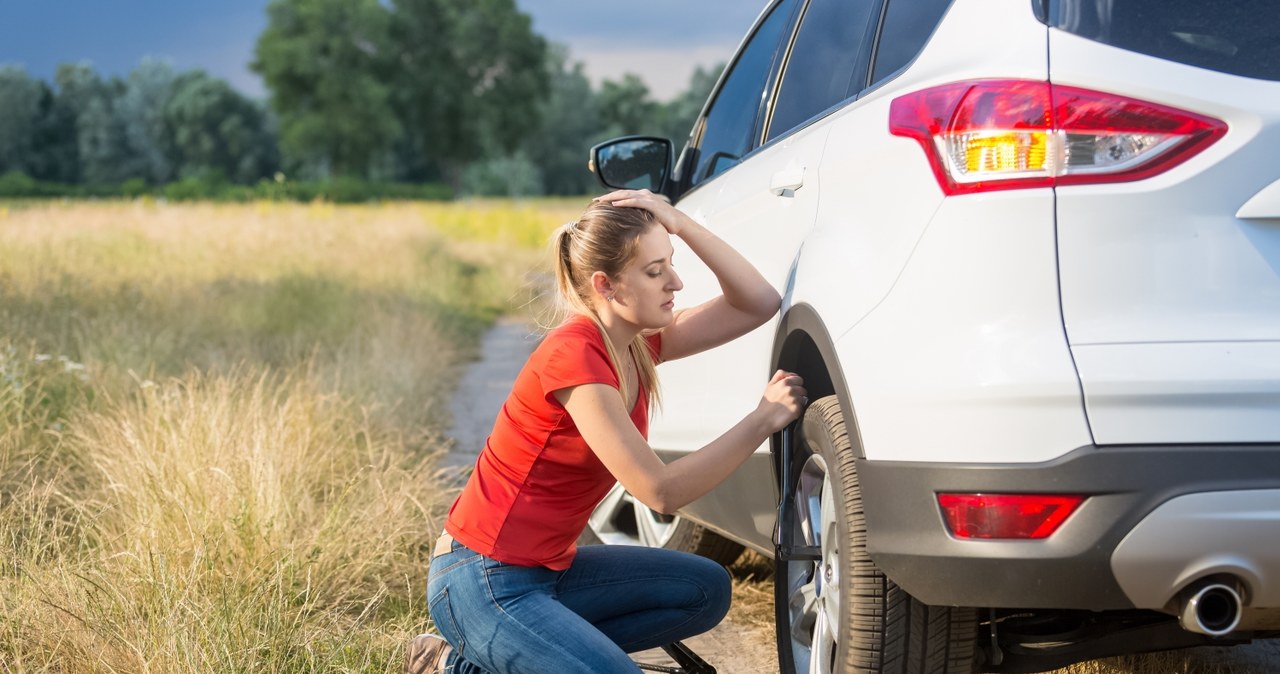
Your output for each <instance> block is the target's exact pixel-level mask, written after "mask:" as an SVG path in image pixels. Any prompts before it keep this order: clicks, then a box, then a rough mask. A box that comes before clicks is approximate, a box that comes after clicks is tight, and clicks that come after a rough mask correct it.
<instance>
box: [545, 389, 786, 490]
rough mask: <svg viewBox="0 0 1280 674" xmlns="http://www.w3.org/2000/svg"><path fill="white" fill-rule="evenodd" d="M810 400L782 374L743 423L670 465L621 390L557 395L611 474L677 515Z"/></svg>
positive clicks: (587, 391) (569, 392)
mask: <svg viewBox="0 0 1280 674" xmlns="http://www.w3.org/2000/svg"><path fill="white" fill-rule="evenodd" d="M804 395H805V390H804V387H803V386H802V382H801V380H800V377H799V376H798V375H794V374H791V373H787V372H783V371H781V370H779V371H778V372H777V373H775V374H774V375H773V378H772V379H771V380H770V381H769V385H768V386H767V387H766V388H765V393H764V397H763V398H761V400H760V404H759V405H757V406H756V409H754V410H752V412H751V413H750V414H748V415H747V416H746V417H744V418H743V419H742V421H739V422H738V423H737V424H736V425H734V426H733V428H730V429H729V430H728V431H726V432H725V433H724V434H723V435H721V436H720V437H718V438H716V439H715V440H712V441H711V443H710V444H708V445H706V446H705V447H702V448H701V449H699V450H697V451H696V452H692V453H690V454H687V455H685V456H682V457H680V458H679V459H677V460H675V461H672V462H671V463H669V464H664V463H662V461H661V460H660V459H658V456H657V455H656V454H654V452H653V450H652V449H651V448H650V447H649V444H648V443H647V442H646V441H645V439H644V437H643V436H641V435H640V432H639V431H637V430H636V427H635V424H634V423H632V421H631V419H630V417H629V416H628V415H627V411H626V409H625V408H624V407H623V404H622V397H621V395H619V393H618V390H617V389H615V388H613V387H611V386H609V385H607V384H582V385H580V386H573V387H569V388H564V389H560V390H558V391H556V392H555V396H556V399H557V400H559V401H560V403H561V404H562V405H564V407H565V409H566V410H567V411H568V412H569V416H571V417H572V418H573V422H574V424H576V425H577V427H578V432H580V433H581V434H582V437H583V439H584V440H586V442H587V445H588V446H590V447H591V449H592V451H594V452H595V454H596V456H597V457H599V459H600V461H601V462H602V463H603V464H604V465H605V467H606V468H608V469H609V472H610V473H612V474H613V476H614V477H615V478H617V480H618V482H620V483H622V486H623V487H625V488H626V489H627V491H629V492H631V494H632V495H633V496H635V497H636V498H637V499H639V500H640V502H641V503H644V504H645V505H646V506H648V507H650V508H652V509H654V510H656V511H658V512H661V513H673V512H675V511H676V510H678V509H680V508H682V507H684V506H686V505H688V504H689V503H692V502H693V501H695V500H697V499H698V498H699V497H701V496H703V495H704V494H706V493H707V492H709V491H711V490H712V489H713V488H714V487H715V486H716V485H718V484H720V483H721V482H722V481H724V479H725V478H726V477H728V476H729V474H730V473H732V472H733V471H734V470H736V469H737V468H738V466H740V465H742V462H744V461H746V460H747V457H748V456H750V455H751V453H752V452H753V451H755V449H756V448H757V447H759V446H760V444H761V443H763V442H764V441H765V440H766V439H767V438H768V437H769V436H770V435H771V434H772V433H774V432H775V431H777V430H779V429H781V428H782V427H783V426H786V425H787V424H789V423H791V421H793V420H794V419H796V417H798V416H799V415H800V410H801V408H802V400H803V398H804Z"/></svg>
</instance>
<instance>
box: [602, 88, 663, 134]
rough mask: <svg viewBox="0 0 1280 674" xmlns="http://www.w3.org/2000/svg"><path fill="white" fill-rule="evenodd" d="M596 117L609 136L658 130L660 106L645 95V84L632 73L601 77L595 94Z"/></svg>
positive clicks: (659, 130)
mask: <svg viewBox="0 0 1280 674" xmlns="http://www.w3.org/2000/svg"><path fill="white" fill-rule="evenodd" d="M598 101H599V108H600V121H601V122H602V123H603V125H604V128H605V129H607V130H608V132H609V135H611V136H620V135H628V136H629V135H632V134H648V135H658V134H660V133H662V123H661V115H660V112H661V106H660V105H659V104H658V103H656V102H654V101H653V100H652V99H650V98H649V87H647V86H645V84H644V81H642V80H641V79H640V78H639V77H637V76H636V75H633V74H631V73H627V74H626V75H623V76H622V80H621V81H619V82H614V81H612V80H605V81H604V83H602V84H601V85H600V96H599V98H598Z"/></svg>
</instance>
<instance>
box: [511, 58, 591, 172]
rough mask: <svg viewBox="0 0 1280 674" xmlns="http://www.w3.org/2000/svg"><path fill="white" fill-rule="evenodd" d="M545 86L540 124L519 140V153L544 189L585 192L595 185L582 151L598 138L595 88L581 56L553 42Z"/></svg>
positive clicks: (585, 156) (587, 148) (585, 150)
mask: <svg viewBox="0 0 1280 674" xmlns="http://www.w3.org/2000/svg"><path fill="white" fill-rule="evenodd" d="M547 62H548V68H547V70H548V71H549V72H550V74H551V86H550V87H549V90H548V95H547V98H546V99H545V100H544V101H543V102H542V105H541V110H540V114H539V117H540V118H541V128H540V129H539V130H538V131H537V132H536V133H533V134H531V135H530V136H529V139H528V140H527V141H526V142H525V152H524V154H525V155H526V156H528V157H530V158H531V159H532V161H534V162H535V163H536V164H537V165H538V166H539V167H540V168H541V169H542V176H543V186H542V188H543V191H544V192H545V193H547V194H574V195H579V194H590V193H592V192H596V191H598V190H599V185H598V184H597V183H596V180H595V178H594V177H592V175H591V173H590V172H588V171H587V170H586V166H587V151H588V150H589V149H590V148H591V146H592V145H594V144H595V143H596V142H598V141H600V140H604V137H603V132H602V129H601V128H600V113H599V110H598V109H597V105H596V93H595V91H594V90H593V89H592V88H591V81H590V80H588V79H587V76H586V74H585V73H584V72H583V65H582V63H581V62H574V63H572V64H571V63H569V54H568V51H567V50H566V49H565V48H564V47H563V46H561V45H553V46H552V48H551V49H550V50H549V51H548V54H547Z"/></svg>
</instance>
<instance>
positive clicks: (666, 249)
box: [610, 225, 684, 330]
mask: <svg viewBox="0 0 1280 674" xmlns="http://www.w3.org/2000/svg"><path fill="white" fill-rule="evenodd" d="M673 252H674V249H673V248H672V246H671V235H670V234H668V233H667V230H666V229H664V228H663V227H662V226H660V225H654V226H652V227H650V228H648V229H647V230H645V233H644V234H641V235H640V238H639V240H638V241H637V244H636V254H635V257H633V258H631V261H630V262H629V263H627V266H626V267H625V268H623V270H622V272H621V273H620V274H618V278H617V280H616V282H615V283H614V301H613V302H611V303H610V304H611V305H612V308H613V311H614V313H616V314H618V316H619V317H621V318H623V319H625V320H627V321H629V322H631V323H634V324H636V325H638V326H640V329H642V330H653V329H657V328H664V327H666V326H667V325H668V324H670V323H671V316H672V310H673V309H674V308H675V297H676V291H677V290H680V289H681V288H683V287H684V284H683V283H681V282H680V277H679V276H678V275H677V274H676V270H675V267H674V265H672V263H671V255H672V253H673Z"/></svg>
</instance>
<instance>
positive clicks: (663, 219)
mask: <svg viewBox="0 0 1280 674" xmlns="http://www.w3.org/2000/svg"><path fill="white" fill-rule="evenodd" d="M595 200H596V201H600V202H604V203H606V204H611V205H614V206H622V207H625V208H643V209H644V210H646V211H649V212H650V213H653V215H654V217H656V218H657V219H658V222H659V223H660V224H661V225H662V227H663V229H665V230H667V233H668V234H672V235H675V236H679V235H680V232H681V231H682V230H683V229H684V227H685V225H686V224H687V223H689V222H691V220H689V216H687V215H685V214H684V213H682V212H680V210H679V209H678V208H676V207H675V206H672V205H671V202H669V201H668V200H667V198H666V197H665V196H663V195H661V194H654V193H653V192H650V191H649V190H616V191H614V192H610V193H608V194H605V195H602V196H598V197H596V198H595Z"/></svg>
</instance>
